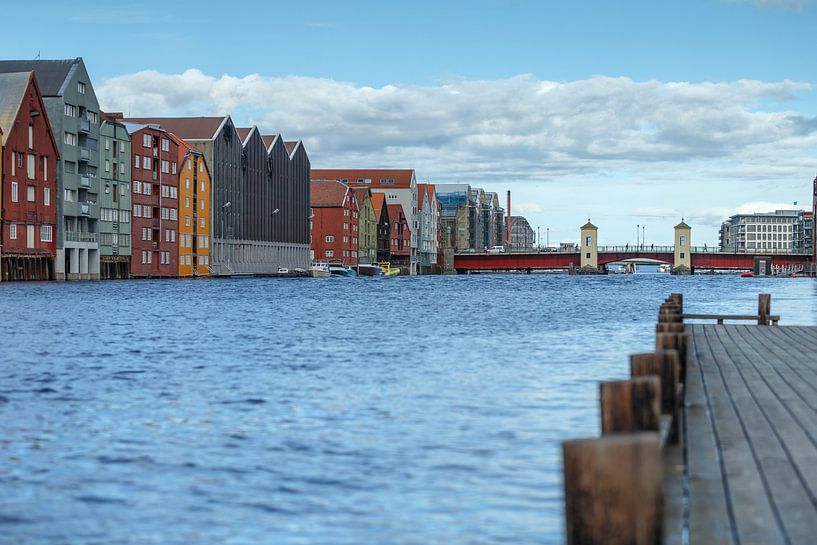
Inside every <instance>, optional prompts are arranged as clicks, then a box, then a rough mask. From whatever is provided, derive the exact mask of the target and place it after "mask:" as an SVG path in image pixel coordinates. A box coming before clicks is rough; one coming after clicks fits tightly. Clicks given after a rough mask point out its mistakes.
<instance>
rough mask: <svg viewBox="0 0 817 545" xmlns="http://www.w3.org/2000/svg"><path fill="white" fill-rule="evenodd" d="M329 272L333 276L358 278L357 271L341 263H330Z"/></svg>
mask: <svg viewBox="0 0 817 545" xmlns="http://www.w3.org/2000/svg"><path fill="white" fill-rule="evenodd" d="M329 272H330V273H331V274H332V276H357V273H356V272H355V270H354V269H353V268H351V267H348V266H346V265H344V264H343V263H341V262H340V261H332V262H330V263H329Z"/></svg>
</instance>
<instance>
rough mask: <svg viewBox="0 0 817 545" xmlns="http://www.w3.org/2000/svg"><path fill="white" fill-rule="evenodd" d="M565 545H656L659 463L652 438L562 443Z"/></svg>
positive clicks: (636, 436) (638, 435) (655, 439)
mask: <svg viewBox="0 0 817 545" xmlns="http://www.w3.org/2000/svg"><path fill="white" fill-rule="evenodd" d="M562 454H563V458H564V486H565V517H566V523H567V543H568V545H601V544H604V545H659V544H660V543H661V533H662V518H663V516H662V515H663V493H662V475H663V467H662V458H661V448H660V445H659V440H658V435H657V434H655V433H627V434H614V435H608V436H606V437H602V438H600V439H577V440H572V441H565V442H564V443H562Z"/></svg>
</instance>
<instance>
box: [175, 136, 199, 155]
mask: <svg viewBox="0 0 817 545" xmlns="http://www.w3.org/2000/svg"><path fill="white" fill-rule="evenodd" d="M168 136H170V138H171V139H172V140H173V141H174V142H176V144H178V146H179V148H180V149H179V151H182V150H184V151H185V153H186V152H188V151H194V152H196V153H201V150H199V149H198V148H197V147H195V146H193V145H191V144H189V143H188V142H187V141H185V140H184V139H182V138H181V137H179V135H177V134H173V133H172V132H171V133H168Z"/></svg>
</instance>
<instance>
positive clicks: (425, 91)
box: [0, 0, 817, 245]
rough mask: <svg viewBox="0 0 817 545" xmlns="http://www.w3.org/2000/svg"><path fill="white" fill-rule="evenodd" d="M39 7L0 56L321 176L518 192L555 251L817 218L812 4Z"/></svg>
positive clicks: (584, 1) (203, 0)
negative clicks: (816, 209)
mask: <svg viewBox="0 0 817 545" xmlns="http://www.w3.org/2000/svg"><path fill="white" fill-rule="evenodd" d="M37 4H38V8H39V9H38V19H37V22H38V25H42V28H40V27H38V28H37V31H36V32H32V28H31V25H7V26H6V28H5V33H6V35H5V37H4V40H3V50H2V51H3V53H2V55H0V56H2V57H3V58H9V59H11V58H20V59H29V58H34V57H36V56H37V55H39V56H40V58H43V59H50V58H71V57H77V56H81V57H83V58H84V59H85V63H86V65H87V67H88V70H89V72H90V74H91V78H92V80H93V84H94V88H95V90H96V93H97V96H98V98H99V100H100V104H101V107H102V109H103V110H106V111H123V112H125V113H126V114H130V115H133V116H150V115H223V114H230V115H232V116H233V118H234V120H235V122H236V123H237V124H238V125H239V126H242V125H258V126H259V128H260V129H261V130H262V131H264V132H270V133H282V134H283V135H284V137H285V138H286V139H288V140H295V139H300V140H303V141H304V143H305V145H306V149H307V152H308V153H309V156H310V159H311V162H312V166H313V167H314V168H347V167H348V168H360V167H370V168H414V169H415V170H416V172H417V177H418V180H420V181H430V182H435V183H470V184H471V185H473V186H475V187H482V188H484V189H486V190H488V191H497V192H499V193H500V196H501V198H502V200H503V202H504V199H505V192H506V191H507V190H510V191H511V192H512V201H513V205H512V211H513V213H514V214H521V215H524V216H526V217H527V218H528V220H529V221H530V223H531V224H532V225H533V226H534V227H536V228H538V230H539V231H540V232H541V236H542V239H543V240H542V242H545V240H544V239H545V238H549V242H550V244H552V245H553V244H556V243H558V242H561V241H575V240H577V239H578V228H579V226H580V225H582V224H583V223H584V222H585V221H586V220H587V218H588V217H589V218H590V219H591V220H592V221H593V223H594V224H596V225H597V226H598V227H599V241H600V243H601V244H624V243H628V242H629V243H634V242H635V239H636V232H638V231H639V229H637V227H639V226H641V227H643V230H642V231H641V232H643V233H644V235H645V239H646V242H647V243H648V244H649V243H656V244H664V243H670V242H671V241H672V227H673V226H674V225H675V224H677V223H678V222H680V221H681V219H682V218H684V220H685V221H686V222H687V223H689V224H690V225H692V227H693V234H692V239H693V243H694V244H696V245H697V244H703V243H708V244H710V245H712V244H715V243H717V240H718V228H719V225H720V223H721V221H723V220H724V219H725V218H726V217H727V216H728V215H730V214H734V213H738V212H741V213H743V212H766V211H772V210H774V209H778V208H784V207H785V208H792V207H793V203H795V202H797V203H798V206H796V207H797V208H799V207H804V208H806V209H810V208H811V202H812V180H814V178H815V176H817V56H815V51H817V47H815V43H816V42H817V0H685V1H683V2H656V1H655V0H651V1H627V0H621V1H617V2H610V1H609V0H607V1H601V0H599V1H596V0H573V1H564V2H557V1H544V0H542V1H523V0H506V1H498V0H493V1H488V0H471V1H461V2H453V1H452V2H446V1H442V0H438V1H436V2H427V1H423V0H414V1H411V2H396V1H395V2H383V1H354V0H349V1H345V2H338V1H309V0H302V1H300V2H292V1H289V2H277V1H274V0H273V1H271V0H267V1H261V2H256V1H246V2H223V1H218V2H214V1H210V0H200V1H198V2H196V3H193V4H189V3H182V2H161V3H157V2H150V3H140V2H130V3H129V2H126V1H123V2H120V3H117V4H109V5H108V6H104V7H103V6H101V5H100V4H99V3H98V2H86V1H82V0H74V1H72V2H70V3H64V2H61V1H53V0H40V1H38V2H37ZM29 10H30V7H29V6H28V5H26V4H25V3H21V2H17V3H14V4H12V5H10V6H7V7H5V8H4V17H9V19H10V20H14V19H18V20H30V13H29ZM92 33H98V34H96V35H98V36H100V37H101V40H99V41H98V40H90V39H89V40H86V39H83V36H88V35H92ZM546 233H547V235H548V236H547V237H546Z"/></svg>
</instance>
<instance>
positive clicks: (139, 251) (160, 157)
mask: <svg viewBox="0 0 817 545" xmlns="http://www.w3.org/2000/svg"><path fill="white" fill-rule="evenodd" d="M140 127H141V128H138V130H135V131H134V132H131V173H132V180H133V181H132V183H131V188H132V191H133V214H132V215H131V217H132V223H131V228H132V229H133V231H132V232H131V241H132V243H133V254H132V256H131V276H141V277H146V276H153V277H155V276H162V277H175V276H178V275H179V242H178V237H179V171H178V165H177V161H178V157H179V146H178V144H176V142H174V141H173V139H172V138H170V135H169V134H168V133H166V132H165V131H163V130H162V129H160V128H158V127H157V126H155V125H148V126H140ZM137 163H138V164H137Z"/></svg>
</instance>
